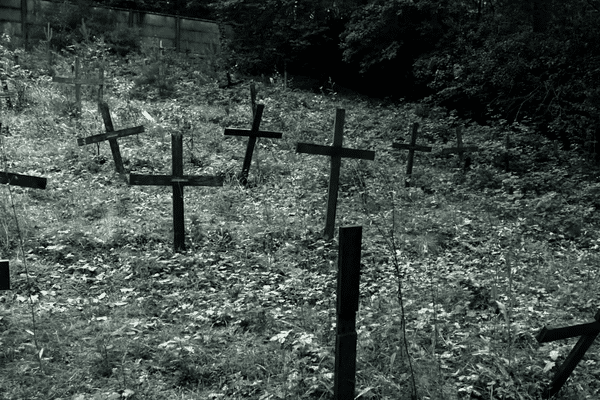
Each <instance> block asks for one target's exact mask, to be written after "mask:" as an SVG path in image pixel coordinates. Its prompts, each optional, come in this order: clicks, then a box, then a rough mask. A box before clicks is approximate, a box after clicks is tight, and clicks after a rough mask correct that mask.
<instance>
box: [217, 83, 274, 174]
mask: <svg viewBox="0 0 600 400" xmlns="http://www.w3.org/2000/svg"><path fill="white" fill-rule="evenodd" d="M255 101H256V92H254V96H253V99H252V114H253V116H254V118H253V121H252V129H250V130H246V129H231V128H227V129H225V135H226V136H248V146H247V147H246V155H245V157H244V164H243V166H242V173H241V175H240V182H241V183H242V185H244V186H246V185H247V184H248V173H249V171H250V165H251V164H252V154H253V153H254V146H255V145H256V139H257V138H259V137H266V138H271V139H281V137H282V133H281V132H268V131H260V130H259V127H260V120H261V119H262V114H263V110H264V108H265V105H264V104H258V105H256V103H255Z"/></svg>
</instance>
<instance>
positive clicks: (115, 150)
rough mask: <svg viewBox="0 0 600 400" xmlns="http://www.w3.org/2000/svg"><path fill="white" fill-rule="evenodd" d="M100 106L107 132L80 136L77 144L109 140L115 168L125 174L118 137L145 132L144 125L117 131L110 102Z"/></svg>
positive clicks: (82, 144) (83, 144)
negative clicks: (84, 136) (111, 114)
mask: <svg viewBox="0 0 600 400" xmlns="http://www.w3.org/2000/svg"><path fill="white" fill-rule="evenodd" d="M98 108H99V109H100V113H101V114H102V119H103V120H104V127H105V128H106V133H101V134H99V135H93V136H88V137H86V138H79V139H77V144H78V145H79V146H85V145H86V144H92V143H100V142H103V141H105V140H108V143H109V144H110V151H111V152H112V156H113V160H115V169H116V170H117V172H118V173H119V174H124V173H125V168H124V167H123V159H122V158H121V150H120V149H119V143H118V142H117V138H120V137H125V136H131V135H135V134H136V133H142V132H144V127H143V126H136V127H134V128H127V129H121V130H119V131H115V128H114V127H113V123H112V118H111V117H110V111H109V110H108V104H106V103H104V102H102V103H100V104H98Z"/></svg>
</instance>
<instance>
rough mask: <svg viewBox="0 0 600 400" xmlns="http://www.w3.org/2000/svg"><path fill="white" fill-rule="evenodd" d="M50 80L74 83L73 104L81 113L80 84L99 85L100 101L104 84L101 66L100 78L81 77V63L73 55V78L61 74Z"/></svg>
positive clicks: (68, 83) (99, 100) (100, 100)
mask: <svg viewBox="0 0 600 400" xmlns="http://www.w3.org/2000/svg"><path fill="white" fill-rule="evenodd" d="M52 82H57V83H64V84H67V85H75V105H76V108H77V112H78V113H79V114H81V86H82V85H99V86H100V89H99V90H98V102H99V103H100V102H102V97H101V96H102V92H103V90H102V89H103V86H104V69H103V68H102V66H101V67H100V78H99V79H92V78H88V79H85V78H82V77H81V65H80V62H79V57H75V78H66V77H61V76H54V77H52Z"/></svg>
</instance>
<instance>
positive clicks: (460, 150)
mask: <svg viewBox="0 0 600 400" xmlns="http://www.w3.org/2000/svg"><path fill="white" fill-rule="evenodd" d="M478 150H479V148H478V147H477V146H464V145H463V141H462V128H461V127H460V126H457V127H456V147H450V148H447V149H442V154H452V153H456V154H458V159H459V162H460V165H461V166H463V167H465V165H464V164H463V159H464V154H465V153H472V152H475V151H478Z"/></svg>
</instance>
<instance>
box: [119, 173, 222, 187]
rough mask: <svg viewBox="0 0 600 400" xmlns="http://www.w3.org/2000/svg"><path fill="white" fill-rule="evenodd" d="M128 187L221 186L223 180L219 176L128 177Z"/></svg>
mask: <svg viewBox="0 0 600 400" xmlns="http://www.w3.org/2000/svg"><path fill="white" fill-rule="evenodd" d="M129 184H130V185H148V186H171V185H183V186H223V178H222V177H220V176H193V175H183V176H173V175H137V174H130V175H129Z"/></svg>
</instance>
